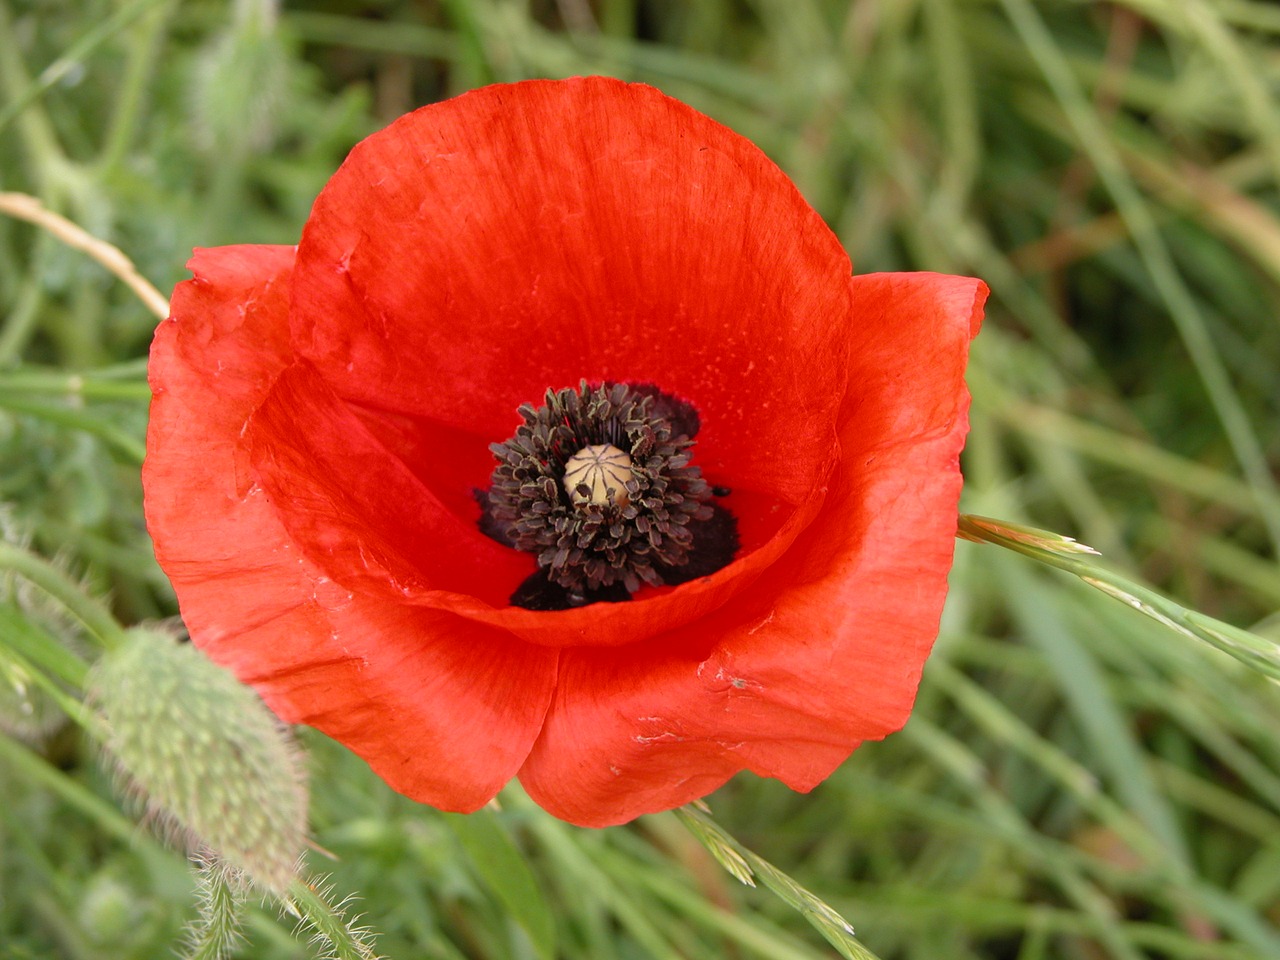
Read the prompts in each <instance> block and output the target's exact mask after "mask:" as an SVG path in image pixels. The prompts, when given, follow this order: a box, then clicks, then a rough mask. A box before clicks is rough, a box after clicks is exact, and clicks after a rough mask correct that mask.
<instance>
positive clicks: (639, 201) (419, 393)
mask: <svg viewBox="0 0 1280 960" xmlns="http://www.w3.org/2000/svg"><path fill="white" fill-rule="evenodd" d="M849 272H850V268H849V263H848V258H847V256H846V255H845V253H844V251H843V249H842V248H841V247H840V244H839V242H838V241H837V240H836V238H835V237H834V235H833V234H832V233H831V232H830V230H829V229H828V228H827V227H826V225H825V224H823V222H822V221H821V219H820V218H819V217H818V216H817V215H816V214H815V213H814V211H813V210H812V209H811V208H810V207H809V206H808V204H806V203H805V201H804V199H803V198H802V197H801V196H800V194H799V193H798V192H797V191H796V189H795V187H794V186H793V185H792V184H791V182H790V181H789V180H788V179H787V178H786V176H785V175H784V174H783V173H782V172H781V171H780V170H779V169H778V168H777V167H776V166H775V165H774V164H773V163H772V162H771V161H770V160H769V159H768V158H767V157H765V155H764V154H763V153H761V152H760V151H759V150H758V149H757V148H756V147H754V146H753V145H752V144H751V143H750V142H749V141H747V140H745V139H744V138H742V137H740V136H739V135H737V134H735V133H733V132H732V131H730V130H728V129H726V128H725V127H722V126H720V125H719V124H717V123H715V122H714V121H712V120H710V119H708V118H707V117H705V116H703V115H701V114H699V113H697V112H696V111H694V110H692V109H691V108H689V107H687V106H685V105H683V104H681V103H678V102H677V101H674V100H671V99H670V98H668V97H666V96H664V95H663V94H661V93H660V92H658V91H657V90H654V89H652V88H650V87H645V86H642V85H639V84H626V83H622V82H621V81H617V80H610V79H606V78H599V77H596V78H578V79H574V80H569V81H562V82H552V81H529V82H525V83H520V84H516V85H510V86H497V87H490V88H485V89H483V90H478V91H473V92H471V93H468V94H465V95H463V96H461V97H458V98H456V99H454V100H451V101H448V102H446V103H444V104H437V105H433V106H430V107H425V108H423V109H422V110H419V111H417V112H415V113H412V114H410V115H408V116H406V117H403V118H401V119H400V120H399V121H397V122H396V123H394V124H392V126H391V127H389V128H388V129H387V130H385V131H383V132H382V133H380V134H376V135H375V136H373V137H370V138H369V139H368V140H366V141H364V142H363V143H362V144H360V145H359V146H357V147H356V148H355V149H354V150H353V151H352V153H351V155H350V156H349V157H348V159H347V161H346V162H345V163H344V164H343V166H342V168H341V169H340V170H339V171H338V172H337V173H336V174H335V175H334V177H333V179H332V180H330V182H329V184H328V185H327V186H326V188H325V190H324V191H323V192H322V193H321V195H320V197H319V198H318V200H317V201H316V205H315V208H314V210H313V213H312V216H311V219H310V220H309V221H308V223H307V226H306V229H305V230H304V232H303V237H302V242H301V244H300V246H299V252H298V277H299V281H298V283H297V284H296V285H295V289H294V301H293V308H292V317H291V322H292V325H293V333H294V340H295V346H296V348H297V350H298V352H299V353H300V355H302V356H304V357H306V358H307V359H309V360H310V361H311V362H312V363H313V364H314V365H315V367H316V369H317V370H318V371H319V373H320V375H321V376H322V377H323V378H324V379H325V380H326V381H328V382H329V383H330V384H331V385H332V386H333V388H334V390H335V392H336V393H337V394H338V395H339V396H340V397H342V398H343V399H344V400H347V401H352V402H356V403H358V404H360V405H363V406H369V407H375V408H380V409H386V410H393V411H397V412H400V413H404V414H408V415H413V416H418V417H424V418H427V419H430V420H432V421H435V422H438V423H440V424H442V425H446V426H452V427H455V428H458V429H462V430H467V431H470V432H472V433H476V434H479V435H481V436H484V437H487V442H499V441H502V440H504V439H506V438H507V437H508V436H510V435H511V433H512V432H513V430H514V428H515V426H516V425H517V424H518V423H519V418H518V417H517V416H516V412H515V411H516V410H517V408H518V407H519V405H520V404H522V403H525V402H529V401H533V402H537V401H538V400H539V398H541V397H542V396H543V393H544V392H545V390H546V389H548V388H553V389H559V388H562V387H566V386H572V385H575V384H577V383H578V382H579V381H580V380H581V379H584V378H585V379H587V380H589V381H593V382H601V381H606V380H614V381H626V382H633V383H653V384H655V385H656V386H657V388H659V389H660V390H663V391H666V392H668V393H672V394H674V395H677V396H679V397H681V398H682V399H684V400H686V401H688V402H689V403H691V404H692V405H693V407H694V408H695V409H696V410H697V411H698V412H699V414H700V415H701V429H700V431H699V433H698V441H699V445H698V448H697V453H696V462H697V463H698V464H699V465H700V466H701V467H702V469H703V472H704V474H705V475H708V476H712V475H715V476H722V477H724V482H727V483H729V484H731V485H733V486H734V487H735V488H737V487H744V488H751V489H754V490H756V491H758V492H760V493H763V494H769V495H771V496H773V497H774V498H775V499H777V500H779V501H782V502H785V503H789V504H792V505H796V504H799V503H802V502H804V501H805V500H806V499H807V498H808V497H809V496H810V494H811V493H812V491H813V488H814V487H815V486H816V485H818V484H820V483H821V480H822V476H823V474H824V471H825V469H826V466H827V464H826V458H825V454H826V452H827V451H829V450H830V448H831V443H832V439H833V435H834V422H835V416H836V411H837V408H838V404H839V401H840V397H841V396H842V393H843V386H844V382H845V370H844V365H843V357H842V350H841V346H842V345H840V344H837V345H835V347H834V348H833V345H832V343H831V341H830V339H829V338H828V336H827V331H828V329H830V328H831V326H832V325H833V324H835V323H838V322H840V320H841V318H843V317H845V316H847V314H848V309H849V305H848V296H849V292H848V290H847V288H846V286H845V285H844V283H843V282H842V280H843V279H844V278H847V277H848V275H849ZM485 479H486V478H485V477H476V478H474V480H473V482H472V484H471V485H472V486H481V487H483V486H484V485H485V483H484V481H485ZM513 586H514V585H513Z"/></svg>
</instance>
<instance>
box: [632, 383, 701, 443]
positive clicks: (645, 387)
mask: <svg viewBox="0 0 1280 960" xmlns="http://www.w3.org/2000/svg"><path fill="white" fill-rule="evenodd" d="M628 386H629V387H630V388H631V392H632V393H634V394H638V395H640V396H642V397H652V398H653V402H652V405H651V406H650V407H649V412H650V413H651V414H652V415H653V416H655V417H660V418H662V419H663V420H666V421H667V422H668V423H669V424H671V435H672V436H675V437H678V436H680V434H682V433H683V434H684V435H685V436H686V437H688V438H689V439H690V440H692V439H693V438H694V437H696V436H697V435H698V429H699V428H700V427H701V426H702V418H701V417H699V416H698V411H697V409H696V408H695V407H694V406H693V404H692V403H689V402H688V401H687V400H681V399H680V398H679V397H677V396H673V395H672V394H670V393H664V392H663V391H662V390H660V389H658V385H657V384H655V383H631V384H628Z"/></svg>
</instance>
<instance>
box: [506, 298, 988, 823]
mask: <svg viewBox="0 0 1280 960" xmlns="http://www.w3.org/2000/svg"><path fill="white" fill-rule="evenodd" d="M852 287H853V290H854V294H855V298H854V303H855V309H854V312H853V314H852V316H851V318H850V319H849V321H848V322H847V323H846V325H845V326H844V327H843V328H842V331H843V333H844V335H845V336H847V337H848V338H849V340H850V342H851V343H852V345H853V350H852V351H851V354H850V356H851V358H852V359H851V365H852V368H851V377H850V389H849V393H848V395H847V396H846V397H845V402H844V405H843V411H842V419H841V426H840V443H841V450H842V457H841V462H840V466H839V469H838V471H837V473H836V474H835V475H834V477H833V478H832V484H831V490H830V492H829V493H828V496H827V500H826V502H825V504H824V505H823V509H822V512H821V514H820V515H819V516H818V518H817V519H816V520H815V521H814V522H813V523H812V524H810V525H809V527H808V528H807V529H806V530H805V531H804V533H802V534H801V535H800V536H799V537H798V538H797V540H796V542H795V544H794V545H793V546H792V548H791V549H790V550H789V551H787V553H786V554H785V555H784V556H783V557H782V558H781V559H780V560H779V561H778V562H777V563H775V564H773V565H772V566H771V567H770V568H769V569H768V570H767V571H765V572H764V573H763V574H762V575H761V576H760V578H759V579H758V581H757V582H756V584H755V586H754V587H753V589H752V590H751V591H750V592H749V594H746V595H742V596H739V597H738V598H737V599H736V600H735V602H734V603H733V604H731V605H727V606H725V607H724V608H722V609H720V610H718V611H716V612H715V613H713V614H712V615H710V616H707V617H704V618H703V619H701V620H699V621H697V622H696V623H694V624H691V625H690V626H689V627H687V628H685V629H684V630H681V631H677V632H675V633H672V634H668V635H666V636H664V637H663V638H662V646H661V647H660V648H659V647H658V646H657V645H656V644H654V645H651V646H649V647H647V648H646V647H625V648H618V649H610V650H571V651H566V652H565V654H564V657H563V660H562V663H561V671H560V679H559V684H558V687H557V691H556V697H555V700H554V702H553V704H552V707H551V711H550V712H549V714H548V716H547V722H546V726H545V728H544V730H543V733H542V735H541V737H540V738H539V739H538V742H537V743H536V744H535V746H534V749H533V752H532V753H531V754H530V756H529V759H528V761H527V762H526V764H525V766H524V768H523V769H522V770H521V773H520V779H521V781H522V782H523V783H524V784H525V786H526V788H527V789H528V790H529V792H530V795H531V796H533V797H534V799H535V800H537V802H538V803H540V804H541V805H542V806H544V807H545V808H546V809H548V810H550V811H551V812H552V813H554V814H555V815H557V816H559V817H562V818H564V819H567V820H570V821H572V822H575V823H579V824H583V825H590V826H604V825H607V824H611V823H620V822H624V821H626V820H630V819H632V818H633V817H635V816H638V815H639V814H642V813H648V812H652V811H656V810H662V809H667V808H670V807H673V806H677V805H679V804H681V803H685V802H687V801H689V800H691V799H693V798H695V797H698V796H702V795H703V794H705V793H706V792H708V791H709V790H710V789H713V788H714V787H715V786H717V785H718V784H719V783H721V782H723V781H724V780H725V779H727V778H728V777H729V776H731V775H732V774H733V773H735V772H736V771H738V770H742V769H749V770H752V771H754V772H756V773H758V774H761V775H764V776H772V777H777V778H779V779H781V780H783V781H784V782H786V783H787V784H788V785H789V786H791V787H793V788H795V789H798V790H808V789H811V788H812V787H813V786H815V785H816V784H817V783H819V782H820V781H821V780H822V779H824V778H825V777H826V776H828V775H829V774H830V773H831V771H832V770H833V769H835V767H836V766H837V765H838V764H839V763H840V762H841V761H842V760H843V759H844V758H845V757H847V756H848V754H849V753H850V752H851V751H852V750H853V749H854V748H855V747H857V746H858V744H859V743H860V742H862V741H864V740H868V739H877V738H880V737H883V736H885V735H886V734H888V733H890V732H892V731H894V730H897V729H898V728H899V727H901V725H902V724H903V723H905V721H906V719H907V716H908V714H909V712H910V709H911V705H912V702H913V701H914V698H915V691H916V687H917V685H918V683H919V679H920V672H921V669H922V667H923V664H924V660H925V658H926V657H927V655H928V652H929V649H930V647H931V646H932V643H933V640H934V638H935V636H936V634H937V629H938V621H939V618H940V616H941V611H942V604H943V600H944V598H945V595H946V576H947V572H948V570H949V569H950V565H951V557H952V552H953V548H954V534H955V527H956V508H957V502H958V498H959V493H960V482H961V478H960V473H959V453H960V450H961V447H962V446H963V443H964V436H965V433H966V431H967V429H968V419H967V410H968V399H969V397H968V392H967V390H966V389H965V387H964V380H963V374H964V366H965V361H966V358H967V352H968V343H969V340H970V338H971V337H972V336H973V335H974V334H975V333H976V332H977V325H978V322H979V320H980V317H981V307H982V303H983V300H984V299H985V295H986V288H985V286H984V285H983V284H982V283H981V282H980V281H977V280H970V279H965V278H959V277H944V276H939V275H935V274H879V275H871V276H865V277H858V278H855V279H854V281H853V283H852Z"/></svg>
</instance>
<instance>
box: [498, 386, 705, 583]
mask: <svg viewBox="0 0 1280 960" xmlns="http://www.w3.org/2000/svg"><path fill="white" fill-rule="evenodd" d="M666 399H667V398H665V397H664V395H663V394H661V393H659V392H658V391H657V390H656V389H655V388H653V387H651V386H648V385H628V384H623V383H612V384H611V383H606V384H602V385H600V386H596V387H591V386H589V385H588V384H587V382H586V381H585V380H584V381H582V383H581V384H580V385H579V386H578V388H577V389H576V390H575V389H573V388H565V389H563V390H548V391H547V394H546V397H545V403H544V404H543V406H540V407H534V406H533V405H532V404H524V405H523V406H521V407H520V410H519V413H520V415H521V417H523V418H524V423H523V424H522V425H521V426H519V427H518V428H516V433H515V436H513V437H512V438H511V439H510V440H507V441H505V442H504V443H495V444H490V447H489V449H490V450H492V451H493V454H494V456H495V457H497V459H498V466H497V467H496V468H495V469H494V471H493V476H492V487H491V488H490V490H489V494H488V499H489V510H488V513H489V516H490V518H491V522H492V527H493V528H494V531H495V532H496V533H498V534H499V535H502V536H505V538H507V539H508V540H509V541H510V543H511V545H512V546H514V547H517V548H518V549H521V550H528V551H531V552H533V553H536V554H537V556H538V565H539V567H541V568H542V569H543V570H545V571H546V574H547V576H548V577H549V579H550V580H551V581H552V582H554V583H557V584H559V585H560V586H562V587H565V588H567V589H569V590H571V591H582V590H596V589H598V588H600V587H608V586H610V585H612V584H616V583H620V584H622V585H623V586H625V588H626V589H627V591H629V592H634V591H636V590H638V589H639V588H640V584H641V583H642V582H644V583H648V584H652V585H654V586H658V585H661V584H662V583H663V570H664V568H672V567H679V566H681V565H683V564H685V563H686V562H687V561H688V559H689V551H690V548H691V547H692V545H693V533H692V531H691V530H690V524H691V523H692V522H693V521H699V520H707V519H710V517H711V516H712V512H713V511H712V508H711V506H710V505H709V503H708V501H709V500H710V499H711V496H712V491H711V488H710V486H708V484H707V482H706V481H705V480H703V479H702V473H701V471H700V470H699V469H698V468H697V467H695V466H691V465H690V462H689V461H690V459H691V457H692V453H691V451H690V448H691V447H692V446H693V440H691V439H690V438H689V436H688V435H687V433H685V432H681V433H679V434H676V433H675V430H676V428H675V426H673V422H672V420H671V419H668V418H667V417H664V416H662V415H661V413H662V412H663V407H664V406H666V404H664V402H663V401H664V400H666ZM694 429H696V427H695V428H694ZM604 444H607V445H609V446H612V447H615V448H617V449H618V450H620V451H622V452H623V453H625V454H627V455H628V456H629V457H630V458H631V463H630V477H629V478H628V479H626V480H625V483H624V484H623V486H624V487H625V491H626V493H625V496H622V495H617V496H615V495H613V494H612V493H611V494H610V495H609V496H608V497H607V499H605V500H604V501H603V502H598V501H599V498H591V497H587V496H585V495H584V494H585V493H586V492H587V491H586V490H585V488H582V487H579V488H578V496H577V497H575V496H573V492H572V491H568V490H566V489H565V484H564V476H565V465H566V463H568V462H569V461H570V460H571V459H573V458H574V457H575V456H576V455H578V454H579V453H581V452H582V451H584V450H586V449H587V448H589V447H598V446H600V445H604ZM575 500H577V501H578V502H574V501H575Z"/></svg>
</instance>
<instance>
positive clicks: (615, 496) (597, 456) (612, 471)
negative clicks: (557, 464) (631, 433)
mask: <svg viewBox="0 0 1280 960" xmlns="http://www.w3.org/2000/svg"><path fill="white" fill-rule="evenodd" d="M634 476H635V474H634V473H633V472H632V470H631V457H629V456H628V455H627V454H625V453H624V452H623V451H621V450H619V449H618V448H617V447H615V446H614V445H613V444H611V443H593V444H592V445H591V446H589V447H583V448H582V449H581V450H579V451H578V452H577V453H575V454H574V455H573V456H572V457H570V458H569V459H568V460H566V461H565V463H564V492H565V493H567V494H569V499H570V500H572V501H573V503H574V504H575V505H576V506H579V507H585V506H588V505H590V504H593V503H594V504H601V505H603V504H616V505H617V506H619V507H625V506H626V505H627V504H628V503H630V502H631V497H630V495H629V494H628V493H627V482H628V481H629V480H631V479H633V478H634Z"/></svg>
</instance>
